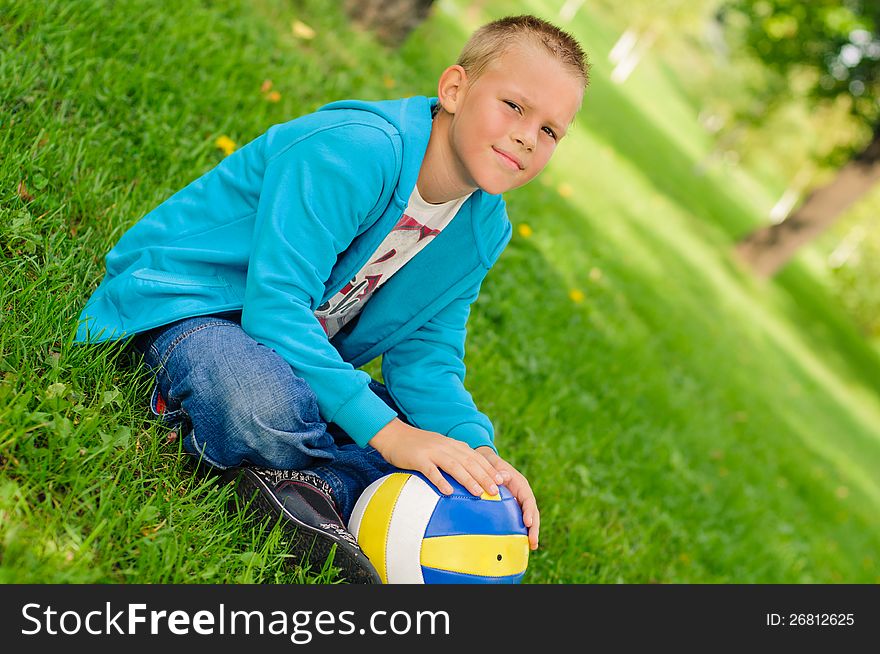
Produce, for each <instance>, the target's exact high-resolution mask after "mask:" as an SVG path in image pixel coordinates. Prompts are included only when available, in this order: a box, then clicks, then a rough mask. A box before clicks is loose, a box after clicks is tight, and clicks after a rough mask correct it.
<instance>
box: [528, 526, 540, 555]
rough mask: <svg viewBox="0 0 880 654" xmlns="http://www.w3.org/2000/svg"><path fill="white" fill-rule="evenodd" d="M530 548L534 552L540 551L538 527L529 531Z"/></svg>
mask: <svg viewBox="0 0 880 654" xmlns="http://www.w3.org/2000/svg"><path fill="white" fill-rule="evenodd" d="M529 548H531V549H532V550H536V549H538V527H537V526H535V527H531V528H530V529H529Z"/></svg>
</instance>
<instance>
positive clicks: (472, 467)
mask: <svg viewBox="0 0 880 654" xmlns="http://www.w3.org/2000/svg"><path fill="white" fill-rule="evenodd" d="M479 459H482V460H483V461H486V460H485V459H483V457H481V456H477V457H475V458H472V459H469V460H468V461H467V462H466V463H465V467H466V468H467V469H468V471H469V472H470V473H471V476H472V477H473V478H474V479H476V480H477V483H478V484H480V486H481V487H482V488H481V489H480V492H479V494H480V495H482V494H483V490H485V491H486V492H487V493H488V494H489V495H497V494H498V486H497V485H496V482H494V481H493V480H492V477H493V476H495V475H496V474H497V472H496V471H495V469H494V468H491V466H490V469H489V470H487V469H486V468H485V467H484V466H483V465H482V464H481V463H480V461H479ZM487 463H488V462H487ZM493 473H494V474H493Z"/></svg>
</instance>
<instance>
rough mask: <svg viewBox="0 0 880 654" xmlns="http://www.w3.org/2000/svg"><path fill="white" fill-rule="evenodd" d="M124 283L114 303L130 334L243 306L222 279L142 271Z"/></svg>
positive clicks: (116, 289) (216, 276)
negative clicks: (148, 327) (146, 327)
mask: <svg viewBox="0 0 880 654" xmlns="http://www.w3.org/2000/svg"><path fill="white" fill-rule="evenodd" d="M120 282H121V283H119V284H118V285H115V287H114V289H113V291H114V293H113V295H114V296H115V297H113V298H112V299H113V302H114V304H115V305H116V307H117V309H118V311H119V315H120V316H121V317H122V318H123V319H124V321H125V323H126V325H127V327H128V330H127V331H133V330H134V329H136V328H140V327H142V326H146V325H153V324H161V323H163V322H167V321H169V320H174V319H177V318H178V317H185V316H193V315H199V314H205V313H216V312H217V311H222V310H227V309H230V308H234V307H236V306H241V299H240V298H239V295H238V293H236V291H235V289H234V288H233V287H232V286H231V285H230V284H229V282H227V281H226V279H224V278H223V277H221V276H219V275H190V274H181V273H171V272H167V271H164V270H156V269H154V268H138V269H137V270H133V271H131V273H129V275H128V277H126V278H124V279H121V280H120Z"/></svg>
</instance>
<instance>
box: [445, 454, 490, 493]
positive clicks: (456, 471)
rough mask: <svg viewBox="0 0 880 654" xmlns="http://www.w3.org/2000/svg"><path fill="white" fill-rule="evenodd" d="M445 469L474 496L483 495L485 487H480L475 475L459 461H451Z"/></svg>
mask: <svg viewBox="0 0 880 654" xmlns="http://www.w3.org/2000/svg"><path fill="white" fill-rule="evenodd" d="M443 469H444V470H445V471H446V472H448V473H449V474H450V475H452V476H453V478H454V479H455V481H457V482H458V483H459V484H461V485H462V486H464V487H465V488H467V489H468V491H469V492H470V493H471V494H473V495H482V494H483V487H482V486H481V485H480V482H478V481H477V480H476V479H474V477H473V475H471V473H470V472H469V471H468V469H467V468H465V467H464V465H462V464H461V463H460V462H459V461H456V460H455V459H450V460H449V461H448V462H447V463H446V464H445V465H444V466H443Z"/></svg>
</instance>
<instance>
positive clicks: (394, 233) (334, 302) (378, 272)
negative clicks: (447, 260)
mask: <svg viewBox="0 0 880 654" xmlns="http://www.w3.org/2000/svg"><path fill="white" fill-rule="evenodd" d="M439 233H440V230H439V229H434V228H431V227H428V226H426V225H423V224H422V223H420V222H419V221H418V220H416V219H415V218H413V217H412V216H408V215H406V214H404V215H403V217H402V218H401V219H400V220H399V221H397V224H396V225H395V226H394V229H392V230H391V232H390V233H389V234H388V236H386V237H385V240H384V241H382V244H381V245H380V246H379V247H378V248H377V250H376V252H382V253H383V254H381V255H379V256H378V257H376V258H374V259H372V260H371V261H370V262H369V263H368V264H367V265H366V266H364V267H363V268H362V269H361V270H360V272H358V274H357V275H355V276H354V277H353V278H352V279H351V281H349V282H348V284H346V285H345V286H343V287H342V288H341V289H339V292H338V293H337V294H336V295H334V296H333V297H332V298H330V300H329V301H327V302H325V303H324V304H322V305H321V306H319V307H318V309H317V310H316V311H315V316H317V318H318V321H319V322H320V323H321V326H322V327H323V328H324V332H325V333H326V334H327V336H328V338H332V337H333V336H334V335H335V334H336V332H338V331H339V330H340V329H341V328H342V326H343V325H344V324H345V323H347V322H348V321H349V320H351V319H352V318H353V317H354V316H356V315H357V314H358V313H359V312H360V310H361V309H362V308H363V303H364V302H366V301H367V299H369V297H370V296H371V295H372V294H373V293H374V292H375V291H376V289H377V288H379V286H380V285H381V284H382V283H383V282H384V281H385V280H387V279H388V278H389V277H391V275H393V274H394V273H395V272H397V271H398V270H400V268H402V267H403V264H405V263H406V262H407V261H409V260H410V259H411V258H412V257H413V256H415V254H416V253H417V252H418V251H419V250H421V249H422V248H423V247H425V246H426V245H427V244H428V243H429V242H430V240H431V239H432V238H434V237H435V236H437V234H439Z"/></svg>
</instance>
